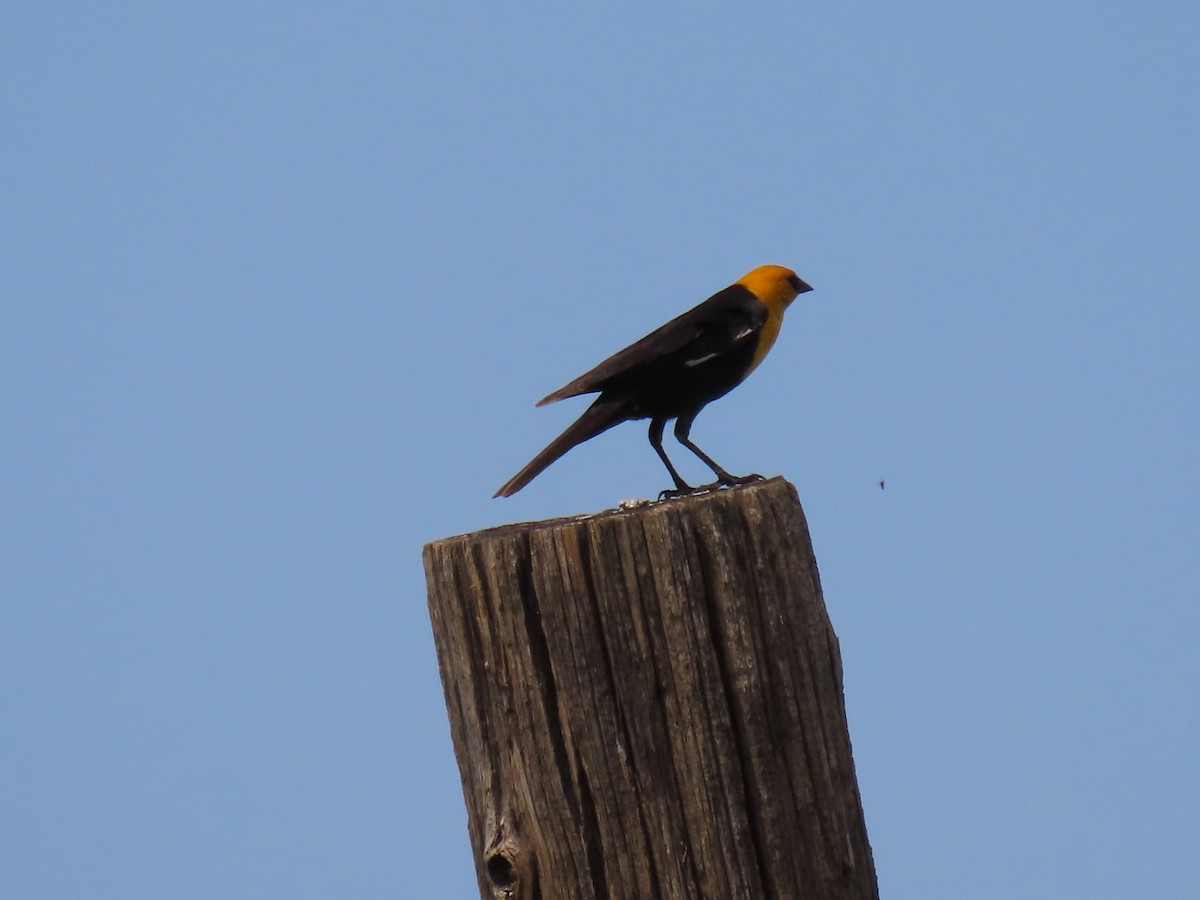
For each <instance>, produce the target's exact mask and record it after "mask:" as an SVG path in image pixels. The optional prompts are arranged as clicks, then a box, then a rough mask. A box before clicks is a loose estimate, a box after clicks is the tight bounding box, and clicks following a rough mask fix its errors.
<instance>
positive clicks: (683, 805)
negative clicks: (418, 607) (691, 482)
mask: <svg viewBox="0 0 1200 900" xmlns="http://www.w3.org/2000/svg"><path fill="white" fill-rule="evenodd" d="M424 559H425V570H426V579H427V583H428V589H429V610H430V616H431V618H432V621H433V630H434V637H435V641H436V644H437V651H438V659H439V666H440V669H441V675H442V683H443V686H444V688H445V694H446V703H447V708H448V712H449V716H450V725H451V735H452V737H453V740H454V747H455V753H456V755H457V757H458V762H459V771H460V774H461V776H462V783H463V794H464V797H465V798H466V803H467V814H468V827H469V831H470V839H471V843H472V846H473V848H474V851H475V854H476V859H477V869H478V876H479V884H480V890H481V894H482V896H483V897H485V898H529V900H532V898H541V900H560V898H561V900H588V898H597V900H598V898H617V900H623V898H656V900H685V898H686V900H696V898H713V900H718V898H719V900H742V898H744V900H762V898H780V900H783V898H790V900H795V898H818V900H826V898H829V900H834V898H837V900H850V898H853V900H867V898H875V897H878V889H877V887H876V882H875V872H874V865H873V862H872V859H871V850H870V846H869V844H868V842H867V834H866V827H865V824H864V822H863V815H862V808H861V803H860V800H859V795H858V786H857V782H856V780H855V776H854V763H853V759H852V757H851V750H850V738H849V733H848V729H847V725H846V716H845V710H844V706H843V702H842V671H841V659H840V654H839V651H838V643H837V638H836V636H835V635H834V633H833V629H832V627H831V626H830V623H829V618H828V615H827V613H826V610H825V605H824V600H823V599H822V596H821V588H820V581H819V579H818V575H817V568H816V562H815V560H814V558H813V553H812V546H811V542H810V539H809V535H808V528H807V525H806V523H805V520H804V513H803V510H802V509H801V507H800V503H799V500H798V499H797V497H796V492H795V489H794V488H793V487H792V486H791V485H790V484H788V483H787V482H786V481H784V480H782V479H778V478H776V479H772V480H769V481H764V482H759V483H756V484H753V485H749V486H746V487H741V488H736V489H729V490H723V491H716V492H712V493H708V494H701V495H696V496H692V497H688V498H685V499H682V500H674V501H667V502H664V503H656V504H651V505H649V506H645V507H641V508H637V509H632V510H620V511H610V512H606V513H601V514H599V515H594V516H586V517H580V518H576V519H558V520H553V521H547V522H534V523H526V524H522V525H509V526H504V527H501V528H495V529H489V530H487V531H481V532H477V533H474V534H468V535H462V536H459V537H452V538H446V539H445V540H441V541H434V542H433V543H430V544H428V545H427V546H426V547H425V552H424Z"/></svg>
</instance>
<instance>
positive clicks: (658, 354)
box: [492, 265, 812, 500]
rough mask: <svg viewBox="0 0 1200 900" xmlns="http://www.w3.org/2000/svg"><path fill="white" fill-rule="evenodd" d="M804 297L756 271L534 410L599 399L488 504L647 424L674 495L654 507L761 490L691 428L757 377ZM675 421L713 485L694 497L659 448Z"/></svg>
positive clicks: (791, 279) (783, 280) (775, 271)
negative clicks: (602, 438) (600, 440)
mask: <svg viewBox="0 0 1200 900" xmlns="http://www.w3.org/2000/svg"><path fill="white" fill-rule="evenodd" d="M811 290H812V288H811V287H810V286H809V285H808V284H807V283H806V282H804V281H802V280H801V279H800V277H799V276H797V275H796V273H795V272H794V271H792V270H791V269H789V268H787V267H786V266H775V265H767V266H759V267H757V268H755V269H752V270H751V271H749V272H747V273H746V274H745V275H743V276H742V277H741V278H739V279H738V280H737V281H735V282H734V283H733V284H731V285H730V286H729V287H727V288H724V289H723V290H720V291H718V292H717V293H715V294H713V295H712V296H711V297H709V298H708V299H707V300H705V301H704V302H703V303H701V304H700V305H699V306H696V307H694V308H693V309H690V310H688V311H687V312H685V313H683V314H682V315H680V316H678V317H676V318H674V319H672V320H671V321H670V322H667V324H665V325H663V326H662V327H661V328H658V329H656V330H655V331H652V332H651V333H650V334H648V335H646V336H645V337H644V338H642V339H641V340H640V341H636V342H635V343H633V344H630V345H629V346H628V347H626V348H625V349H624V350H620V351H618V352H617V353H614V354H613V355H612V356H610V357H609V358H608V359H606V360H604V362H602V363H600V364H599V365H598V366H596V367H595V368H593V369H591V370H590V371H588V372H585V373H584V374H583V375H580V376H579V377H578V378H576V379H575V380H574V381H572V382H570V383H569V384H566V385H564V386H563V387H561V388H559V389H558V390H557V391H554V392H553V393H550V394H547V395H546V396H545V397H543V398H542V399H541V400H540V401H538V404H537V405H538V406H545V405H546V404H548V403H554V402H556V401H558V400H563V399H565V398H567V397H576V396H579V395H581V394H593V393H599V395H600V396H598V397H597V398H596V399H595V400H594V401H593V402H592V405H591V406H589V407H588V408H587V409H586V410H585V411H584V413H583V415H581V416H580V417H579V418H578V419H576V420H575V422H574V423H573V424H572V425H570V426H569V427H568V428H567V430H566V431H564V432H563V433H562V434H560V435H559V436H558V437H557V438H555V439H554V440H553V441H551V442H550V444H549V446H547V447H546V449H544V450H543V451H542V452H541V453H539V454H538V455H537V456H535V457H534V458H533V459H532V460H531V461H530V462H529V464H528V465H526V466H525V467H524V468H523V469H521V471H520V472H518V473H517V474H516V475H514V476H513V477H512V478H511V479H509V480H508V481H507V482H505V483H504V485H503V486H502V487H501V488H500V489H499V490H498V491H496V493H495V494H493V495H492V496H493V497H511V496H512V495H513V494H515V493H516V492H517V491H519V490H521V488H523V487H525V485H527V484H529V482H530V481H532V480H533V479H534V478H535V477H536V476H538V475H539V474H541V473H542V471H544V470H545V469H546V467H547V466H549V465H550V464H551V463H553V462H554V461H555V460H557V459H558V458H559V457H561V456H562V455H563V454H564V453H566V452H567V451H568V450H570V449H571V448H572V447H575V446H578V445H579V444H582V443H583V442H584V441H587V440H591V439H592V438H594V437H596V435H598V434H601V433H602V432H605V431H607V430H608V429H610V428H612V427H613V426H614V425H619V424H620V423H622V422H628V421H633V420H637V419H649V420H650V431H649V438H650V446H652V447H653V448H654V452H655V453H657V454H658V456H659V458H660V459H661V460H662V461H663V465H665V466H666V467H667V471H668V472H669V473H670V475H671V479H672V480H673V481H674V482H675V487H674V488H669V489H667V490H664V491H662V492H661V493H660V494H659V499H660V500H661V499H669V498H673V497H683V496H686V495H688V494H692V493H696V492H697V491H702V490H710V489H713V488H717V487H730V486H733V485H740V484H748V483H750V482H752V481H759V480H761V479H762V476H761V475H757V474H755V475H744V476H737V475H731V474H729V472H727V471H726V470H725V469H723V468H721V466H720V465H718V464H717V463H716V461H714V460H713V459H712V457H710V456H708V454H706V453H705V452H704V451H703V450H701V449H700V448H699V447H697V446H696V445H695V444H694V443H693V442H692V440H691V439H690V437H689V435H690V434H691V429H692V422H694V421H695V419H696V416H697V415H698V414H699V412H700V410H702V409H703V408H704V407H705V406H706V405H707V404H709V403H711V402H712V401H713V400H716V399H717V398H718V397H723V396H724V395H725V394H727V393H728V392H729V391H731V390H732V389H733V388H735V387H737V385H739V384H741V383H742V381H743V380H744V379H745V378H746V376H747V375H749V374H750V373H751V372H753V371H754V370H755V368H757V367H758V364H759V363H761V362H762V361H763V358H764V357H765V356H766V355H767V352H768V351H769V350H770V349H771V347H772V346H773V345H774V344H775V339H776V338H777V337H778V336H779V328H780V326H781V325H782V324H783V313H784V310H786V309H787V308H788V306H790V305H791V303H792V301H793V300H795V299H796V297H797V296H799V295H800V294H803V293H805V292H806V291H811ZM672 419H674V420H675V429H674V432H675V437H676V438H677V439H678V440H679V443H681V444H682V445H683V446H684V447H687V448H688V449H689V450H691V451H692V453H694V454H695V455H696V456H697V457H699V458H700V459H701V460H702V461H703V462H704V463H705V465H707V466H708V467H709V468H710V469H712V471H713V474H714V475H715V476H716V479H717V480H716V481H715V482H713V483H712V484H707V485H700V486H698V487H693V486H692V485H690V484H688V483H687V482H686V481H684V479H683V477H682V476H681V475H680V474H679V472H678V470H677V469H676V468H675V466H674V465H673V464H672V463H671V460H670V458H669V457H668V456H667V453H666V451H665V450H664V449H663V444H662V439H663V431H664V429H665V428H666V425H667V423H668V422H669V421H671V420H672Z"/></svg>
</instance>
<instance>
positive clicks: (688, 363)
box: [684, 353, 720, 368]
mask: <svg viewBox="0 0 1200 900" xmlns="http://www.w3.org/2000/svg"><path fill="white" fill-rule="evenodd" d="M714 356H720V354H719V353H710V354H708V355H707V356H701V357H698V358H697V359H689V360H687V361H686V362H685V363H684V365H685V366H687V367H688V368H691V367H692V366H698V365H700V363H703V362H708V361H709V360H710V359H712V358H713V357H714Z"/></svg>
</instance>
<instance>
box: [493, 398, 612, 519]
mask: <svg viewBox="0 0 1200 900" xmlns="http://www.w3.org/2000/svg"><path fill="white" fill-rule="evenodd" d="M626 418H627V416H626V415H625V407H624V404H622V403H620V402H614V401H612V400H611V399H606V398H605V397H604V396H600V397H597V398H596V401H595V402H594V403H593V404H592V405H591V406H589V407H588V408H587V409H586V410H585V411H584V413H583V415H582V416H580V417H579V418H578V419H576V420H575V421H574V423H572V425H571V426H570V427H569V428H568V429H567V430H566V431H564V432H563V433H562V434H560V435H559V436H558V437H556V438H555V439H554V440H553V441H551V442H550V446H549V447H547V448H546V449H545V450H543V451H542V452H541V453H539V454H538V455H537V456H535V457H534V458H533V460H532V461H531V462H530V463H529V465H527V466H526V467H525V468H523V469H522V470H521V471H520V472H518V473H517V474H516V475H514V476H513V477H512V478H510V479H509V480H508V481H507V482H506V483H505V485H504V487H502V488H500V490H498V491H496V493H494V494H492V496H493V497H511V496H512V495H513V494H515V493H516V492H517V491H519V490H520V489H521V488H523V487H525V485H527V484H529V482H531V481H533V479H534V478H536V477H537V476H538V475H540V474H541V472H542V470H543V469H545V468H546V467H547V466H548V465H550V463H552V462H554V461H555V460H556V459H558V458H559V457H560V456H562V455H563V454H564V453H566V452H567V451H568V450H570V449H571V448H572V447H574V446H575V445H576V444H582V443H583V442H584V441H586V440H590V439H591V438H594V437H595V436H596V435H598V434H600V433H601V432H603V431H608V429H610V428H612V427H613V426H614V425H617V424H620V423H621V422H624V421H625V419H626Z"/></svg>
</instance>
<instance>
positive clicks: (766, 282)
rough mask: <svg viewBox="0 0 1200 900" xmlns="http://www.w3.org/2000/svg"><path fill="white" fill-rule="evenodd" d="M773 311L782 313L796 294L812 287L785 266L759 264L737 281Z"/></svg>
mask: <svg viewBox="0 0 1200 900" xmlns="http://www.w3.org/2000/svg"><path fill="white" fill-rule="evenodd" d="M737 283H738V284H740V285H741V286H742V287H744V288H746V289H747V290H749V291H750V292H751V293H752V294H754V296H755V297H757V298H758V299H759V300H761V301H762V302H763V303H765V304H766V306H767V308H768V309H770V310H771V311H772V312H775V313H777V314H778V313H782V312H783V311H784V310H785V309H787V308H788V306H789V305H790V304H791V302H792V301H793V300H795V299H796V297H797V296H799V295H800V294H803V293H804V292H805V291H811V290H812V288H811V287H809V286H808V284H807V283H805V282H804V281H801V280H800V278H799V277H798V276H797V275H796V273H795V272H793V271H792V270H791V269H789V268H788V267H787V266H759V267H758V268H757V269H754V270H753V271H750V272H747V273H746V274H745V275H743V276H742V277H741V278H739V279H738V281H737Z"/></svg>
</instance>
